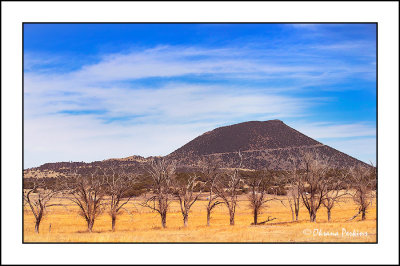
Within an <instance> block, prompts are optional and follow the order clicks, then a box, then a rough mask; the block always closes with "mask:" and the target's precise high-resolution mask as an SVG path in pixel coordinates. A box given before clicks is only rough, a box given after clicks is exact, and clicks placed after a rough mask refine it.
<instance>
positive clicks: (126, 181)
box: [102, 165, 137, 232]
mask: <svg viewBox="0 0 400 266" xmlns="http://www.w3.org/2000/svg"><path fill="white" fill-rule="evenodd" d="M102 175H103V176H104V184H105V189H106V194H107V196H109V197H110V199H109V202H108V204H107V208H108V213H109V215H110V217H111V228H112V231H113V232H114V231H115V223H116V220H117V216H118V215H119V214H121V212H122V209H123V208H124V206H125V205H126V204H127V203H128V202H129V200H130V199H131V197H132V194H128V192H129V191H130V189H131V187H132V185H133V184H135V183H136V181H137V176H136V175H135V174H133V173H131V172H129V171H128V170H127V169H123V168H121V167H119V168H118V167H115V166H114V165H112V166H110V167H108V168H106V169H103V170H102Z"/></svg>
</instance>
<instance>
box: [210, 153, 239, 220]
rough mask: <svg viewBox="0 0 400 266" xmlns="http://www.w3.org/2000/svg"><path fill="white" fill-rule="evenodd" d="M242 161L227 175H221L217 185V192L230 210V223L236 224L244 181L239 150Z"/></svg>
mask: <svg viewBox="0 0 400 266" xmlns="http://www.w3.org/2000/svg"><path fill="white" fill-rule="evenodd" d="M238 154H239V158H240V163H239V167H237V168H235V169H234V170H233V171H231V172H227V173H226V175H221V177H220V178H219V179H218V182H217V185H216V186H215V192H216V194H217V195H218V197H220V198H221V199H222V201H223V203H224V204H225V205H226V207H227V208H228V210H229V224H230V225H235V213H236V205H237V202H238V190H239V188H240V184H241V181H242V178H241V175H240V172H239V170H240V168H241V166H242V154H241V153H240V151H239V153H238Z"/></svg>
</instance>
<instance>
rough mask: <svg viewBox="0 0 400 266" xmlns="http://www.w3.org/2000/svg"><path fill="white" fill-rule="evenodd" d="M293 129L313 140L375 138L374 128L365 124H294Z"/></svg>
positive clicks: (303, 122)
mask: <svg viewBox="0 0 400 266" xmlns="http://www.w3.org/2000/svg"><path fill="white" fill-rule="evenodd" d="M293 127H294V128H296V129H297V130H299V131H300V132H302V133H304V134H306V135H307V136H309V137H312V138H315V139H327V138H349V137H366V136H375V135H376V127H375V126H374V125H370V124H367V123H352V124H337V123H330V122H317V123H307V122H305V121H302V122H300V121H299V122H296V123H294V124H293Z"/></svg>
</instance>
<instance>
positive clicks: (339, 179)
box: [322, 169, 349, 221]
mask: <svg viewBox="0 0 400 266" xmlns="http://www.w3.org/2000/svg"><path fill="white" fill-rule="evenodd" d="M331 176H332V177H333V178H330V182H329V183H328V185H327V186H326V187H325V189H326V191H325V193H324V194H325V197H324V199H323V200H322V205H323V206H324V207H325V208H326V211H327V215H328V221H330V220H331V212H332V209H333V207H334V206H335V205H336V204H339V203H340V201H341V199H342V198H343V197H344V196H346V195H348V193H347V183H348V182H347V179H348V176H349V174H348V171H345V170H344V169H339V170H336V171H335V172H334V173H333V175H331Z"/></svg>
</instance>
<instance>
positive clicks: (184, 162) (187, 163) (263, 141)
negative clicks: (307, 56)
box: [24, 120, 367, 177]
mask: <svg viewBox="0 0 400 266" xmlns="http://www.w3.org/2000/svg"><path fill="white" fill-rule="evenodd" d="M239 151H240V152H241V154H242V155H243V162H242V168H245V169H251V170H257V169H265V168H269V169H275V170H290V169H292V168H293V162H292V161H290V159H289V158H294V159H295V160H300V159H301V154H302V152H310V153H312V154H314V155H315V156H317V155H320V156H322V157H328V158H330V163H331V166H332V167H351V166H355V165H359V164H361V165H367V164H366V163H364V162H362V161H359V160H357V159H356V158H353V157H351V156H349V155H347V154H345V153H343V152H340V151H338V150H336V149H334V148H331V147H329V146H327V145H324V144H322V143H320V142H318V141H316V140H314V139H312V138H310V137H308V136H306V135H304V134H302V133H301V132H299V131H297V130H295V129H293V128H291V127H289V126H288V125H286V124H285V123H283V122H282V121H281V120H269V121H248V122H243V123H239V124H234V125H229V126H224V127H219V128H216V129H214V130H211V131H208V132H205V133H204V134H202V135H200V136H198V137H197V138H195V139H193V140H192V141H190V142H188V143H186V144H185V145H183V146H182V147H180V148H179V149H177V150H175V151H174V152H172V153H170V154H169V155H167V156H165V157H166V158H168V159H173V160H177V161H178V163H179V166H180V167H181V168H192V167H195V166H197V165H198V162H199V161H200V160H201V159H202V158H205V157H211V158H213V159H215V160H218V161H219V162H220V166H221V167H223V168H232V167H237V166H238V164H239V156H238V152H239ZM152 158H155V157H154V156H152V157H147V158H145V157H142V156H138V155H133V156H129V157H126V158H120V159H118V158H117V159H106V160H103V161H96V162H92V163H83V162H80V163H78V164H79V165H80V166H81V167H82V166H83V167H85V166H88V167H91V166H110V165H124V167H128V169H130V170H131V171H138V172H143V171H144V167H143V166H144V164H145V163H146V162H148V161H149V160H151V159H152ZM70 165H71V163H69V162H59V163H46V164H44V165H42V166H39V167H36V168H31V169H27V170H24V176H25V177H33V176H35V175H36V176H43V172H46V171H47V172H49V173H52V175H53V176H55V175H56V174H55V173H54V172H63V171H66V169H68V167H69V166H70Z"/></svg>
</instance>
